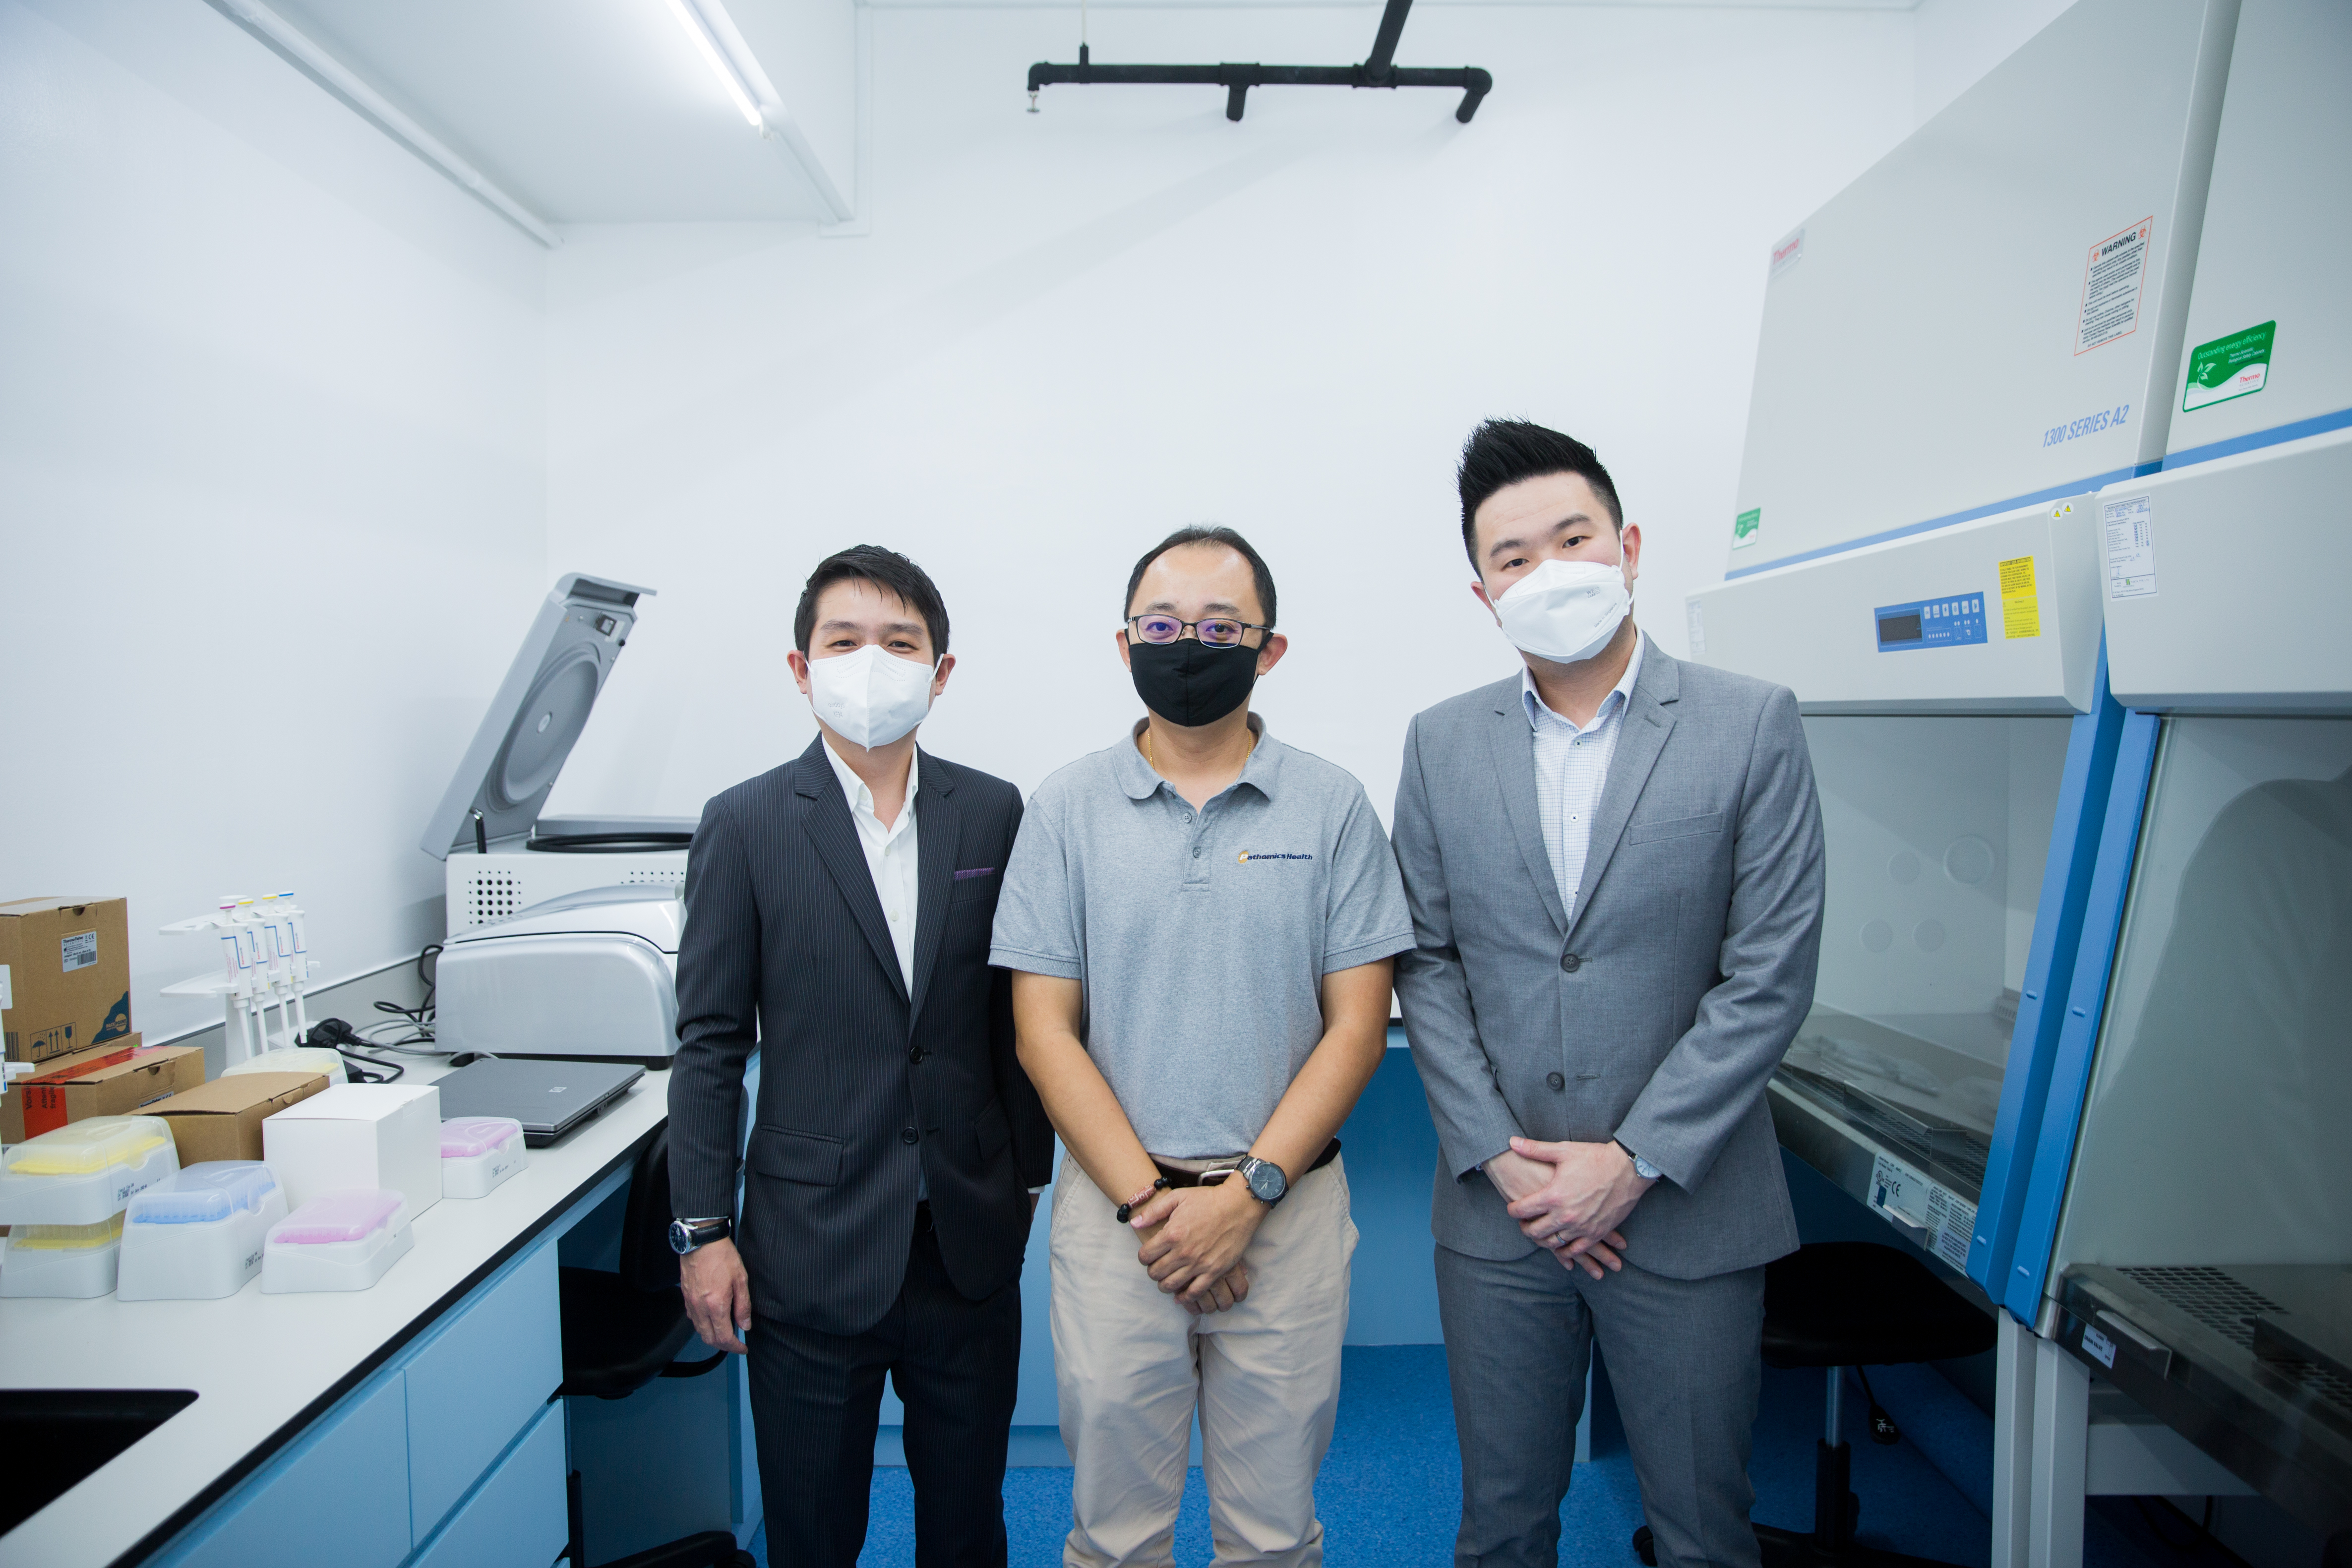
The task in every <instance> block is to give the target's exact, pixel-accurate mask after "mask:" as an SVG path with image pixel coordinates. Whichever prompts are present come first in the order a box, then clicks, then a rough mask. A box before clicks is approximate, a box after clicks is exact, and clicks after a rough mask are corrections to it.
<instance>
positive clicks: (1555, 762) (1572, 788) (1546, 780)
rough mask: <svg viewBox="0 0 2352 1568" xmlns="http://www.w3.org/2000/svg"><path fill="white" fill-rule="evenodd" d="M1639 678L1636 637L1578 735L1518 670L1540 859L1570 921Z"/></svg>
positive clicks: (1529, 677) (1531, 677) (1527, 673)
mask: <svg viewBox="0 0 2352 1568" xmlns="http://www.w3.org/2000/svg"><path fill="white" fill-rule="evenodd" d="M1641 673H1642V639H1641V637H1640V635H1639V634H1636V635H1635V637H1634V638H1633V658H1630V659H1628V660H1626V661H1625V673H1624V675H1623V676H1622V677H1621V678H1620V679H1618V682H1617V684H1616V685H1615V686H1614V687H1612V688H1611V689H1610V692H1609V695H1608V696H1606V697H1604V698H1602V699H1601V709H1600V711H1598V712H1596V713H1594V714H1593V716H1592V722H1591V723H1590V724H1587V725H1585V726H1584V727H1583V728H1582V729H1579V728H1577V726H1576V725H1574V724H1573V723H1570V721H1568V720H1566V719H1563V718H1561V717H1560V716H1559V714H1557V713H1555V712H1553V711H1552V710H1550V709H1549V708H1548V707H1546V706H1545V705H1544V700H1543V699H1542V698H1541V697H1539V696H1538V695H1537V693H1536V678H1535V672H1534V671H1533V670H1530V669H1528V668H1524V667H1522V668H1521V669H1520V671H1519V700H1520V702H1521V703H1522V704H1523V705H1524V706H1525V707H1526V709H1527V714H1528V729H1529V730H1530V731H1533V732H1534V734H1533V743H1534V746H1535V758H1536V819H1537V821H1538V823H1539V824H1541V826H1542V829H1543V841H1544V853H1545V854H1547V855H1549V856H1550V857H1551V872H1552V876H1553V877H1554V878H1555V879H1558V880H1559V904H1560V908H1561V909H1562V910H1565V911H1566V912H1567V915H1568V918H1569V919H1570V921H1574V920H1575V919H1576V900H1577V895H1578V894H1580V892H1582V891H1583V888H1584V860H1585V856H1586V855H1587V853H1588V852H1589V851H1590V850H1591V846H1592V813H1593V810H1594V808H1595V807H1597V806H1599V805H1600V804H1601V788H1602V786H1603V785H1605V784H1607V783H1608V782H1609V761H1610V759H1611V758H1612V757H1614V756H1615V755H1616V754H1617V735H1618V732H1619V731H1621V730H1622V729H1623V727H1624V716H1625V709H1626V706H1627V704H1629V703H1631V702H1632V701H1633V682H1634V679H1636V678H1637V677H1639V676H1640V675H1641Z"/></svg>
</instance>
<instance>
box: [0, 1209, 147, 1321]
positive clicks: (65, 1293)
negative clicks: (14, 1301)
mask: <svg viewBox="0 0 2352 1568" xmlns="http://www.w3.org/2000/svg"><path fill="white" fill-rule="evenodd" d="M121 1252H122V1216H121V1215H119V1214H118V1215H110V1216H109V1217H107V1218H105V1219H102V1220H100V1221H98V1222H97V1223H96V1224H94V1225H20V1226H14V1227H12V1229H11V1232H10V1235H9V1237H8V1251H7V1254H6V1256H5V1258H0V1296H62V1297H66V1298H68V1299H70V1300H89V1298H91V1297H93V1296H103V1295H106V1294H108V1293H109V1292H110V1291H111V1290H112V1289H114V1281H115V1269H116V1266H117V1263H118V1261H119V1259H120V1258H121Z"/></svg>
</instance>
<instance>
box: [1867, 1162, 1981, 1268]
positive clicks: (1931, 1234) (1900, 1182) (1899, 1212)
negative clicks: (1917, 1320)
mask: <svg viewBox="0 0 2352 1568" xmlns="http://www.w3.org/2000/svg"><path fill="white" fill-rule="evenodd" d="M1870 1206H1871V1207H1872V1208H1874V1209H1876V1210H1878V1211H1879V1213H1881V1214H1884V1215H1888V1216H1889V1217H1890V1218H1893V1219H1896V1220H1900V1221H1901V1222H1902V1223H1903V1224H1904V1225H1906V1226H1909V1227H1910V1228H1911V1229H1913V1230H1923V1231H1926V1232H1927V1242H1926V1246H1927V1250H1928V1251H1930V1252H1932V1253H1934V1254H1935V1255H1936V1256H1937V1258H1942V1259H1943V1260H1944V1261H1945V1262H1946V1263H1948V1264H1950V1265H1951V1266H1952V1267H1953V1268H1957V1269H1959V1270H1960V1271H1962V1272H1963V1273H1965V1272H1967V1270H1968V1266H1969V1243H1970V1242H1971V1241H1972V1240H1974V1239H1975V1237H1976V1229H1977V1205H1974V1204H1972V1203H1970V1202H1969V1201H1968V1200H1967V1199H1966V1198H1963V1197H1961V1196H1959V1195H1958V1194H1956V1193H1954V1192H1952V1191H1951V1190H1950V1189H1949V1188H1947V1187H1943V1186H1939V1185H1937V1184H1936V1183H1934V1182H1931V1181H1929V1180H1928V1179H1927V1177H1925V1176H1923V1175H1921V1174H1920V1173H1918V1172H1916V1171H1915V1170H1913V1169H1912V1168H1911V1167H1910V1166H1908V1165H1906V1164H1904V1163H1902V1162H1901V1161H1899V1160H1892V1159H1889V1158H1888V1157H1887V1156H1885V1155H1884V1154H1881V1155H1879V1156H1878V1158H1877V1159H1876V1160H1874V1161H1873V1162H1872V1163H1871V1167H1870Z"/></svg>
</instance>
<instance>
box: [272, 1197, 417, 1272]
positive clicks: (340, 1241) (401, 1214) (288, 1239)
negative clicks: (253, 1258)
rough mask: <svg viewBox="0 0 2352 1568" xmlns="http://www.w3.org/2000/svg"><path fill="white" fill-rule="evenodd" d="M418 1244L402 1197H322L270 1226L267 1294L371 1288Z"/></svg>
mask: <svg viewBox="0 0 2352 1568" xmlns="http://www.w3.org/2000/svg"><path fill="white" fill-rule="evenodd" d="M415 1244H416V1242H415V1234H414V1233H413V1232H412V1231H411V1230H410V1228H409V1224H408V1205H407V1203H406V1201H405V1200H404V1199H403V1198H402V1197H401V1195H400V1194H398V1193H395V1192H388V1191H384V1190H382V1189H374V1188H365V1187H353V1188H348V1189H345V1190H344V1191H341V1192H332V1193H322V1194H320V1195H319V1196H317V1197H315V1198H312V1199H311V1200H310V1202H309V1203H306V1204H304V1205H302V1206H301V1207H300V1208H298V1209H296V1210H295V1211H294V1212H293V1213H292V1214H289V1215H287V1216H286V1217H285V1218H284V1219H282V1220H279V1221H278V1223H277V1224H276V1225H274V1226H270V1227H269V1237H268V1241H267V1242H266V1243H265V1244H264V1246H263V1247H262V1259H261V1289H262V1292H263V1294H265V1295H273V1296H274V1295H279V1294H283V1293H288V1292H293V1291H305V1290H365V1289H369V1288H370V1287H372V1286H373V1285H374V1284H375V1282H376V1281H377V1280H379V1279H383V1277H384V1274H385V1272H386V1271H387V1270H389V1269H390V1268H392V1266H393V1265H394V1264H395V1263H397V1262H399V1261H400V1260H401V1259H402V1258H405V1257H406V1256H407V1255H408V1250H409V1248H410V1247H414V1246H415Z"/></svg>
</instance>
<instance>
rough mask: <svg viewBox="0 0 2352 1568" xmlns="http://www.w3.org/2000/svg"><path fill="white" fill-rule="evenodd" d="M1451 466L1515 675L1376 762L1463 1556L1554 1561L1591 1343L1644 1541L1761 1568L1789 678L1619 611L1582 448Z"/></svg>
mask: <svg viewBox="0 0 2352 1568" xmlns="http://www.w3.org/2000/svg"><path fill="white" fill-rule="evenodd" d="M1459 483H1460V489H1461V493H1462V531H1463V542H1464V543H1465V545H1466V546H1467V547H1468V549H1469V551H1470V557H1471V563H1472V564H1473V566H1474V567H1475V569H1476V571H1477V574H1478V581H1477V583H1476V584H1475V585H1474V587H1473V589H1472V591H1473V592H1474V593H1475V595H1477V597H1478V599H1479V601H1480V602H1481V603H1482V604H1485V605H1486V606H1487V607H1488V608H1489V609H1490V610H1491V611H1492V612H1493V613H1494V616H1495V618H1496V622H1497V623H1498V624H1499V625H1500V626H1502V627H1503V629H1504V633H1505V635H1506V636H1507V637H1509V639H1510V640H1511V642H1512V643H1513V645H1514V646H1516V647H1517V648H1518V649H1519V650H1520V652H1521V654H1522V655H1523V656H1524V658H1525V665H1526V668H1525V669H1524V670H1523V671H1522V672H1521V673H1520V674H1519V675H1517V676H1515V677H1513V678H1512V679H1507V680H1502V681H1498V682H1496V684H1494V685H1492V686H1487V687H1482V688H1480V689H1477V690H1475V691H1470V692H1465V693H1464V694H1463V695H1462V696H1459V697H1456V698H1454V699H1453V700H1450V701H1446V702H1442V703H1439V704H1438V705H1437V706H1436V707H1434V708H1432V709H1430V710H1428V711H1426V712H1424V713H1423V714H1421V715H1420V716H1418V717H1417V718H1415V719H1414V721H1413V722H1412V731H1411V732H1410V733H1409V734H1408V736H1407V737H1406V740H1405V749H1404V771H1403V776H1402V781H1401V782H1400V783H1399V784H1398V786H1397V803H1396V832H1395V847H1396V855H1397V860H1398V863H1399V865H1400V866H1401V867H1402V870H1403V873H1404V886H1405V894H1406V897H1407V900H1409V902H1410V903H1411V906H1412V917H1413V928H1414V936H1415V939H1416V942H1417V946H1416V948H1415V950H1414V951H1412V952H1406V953H1403V954H1401V955H1400V956H1399V957H1398V960H1397V979H1396V987H1397V994H1398V996H1399V998H1400V999H1401V1000H1402V1004H1403V1008H1404V1020H1405V1030H1406V1033H1407V1035H1408V1036H1409V1037H1411V1040H1412V1054H1413V1060H1414V1062H1415V1064H1416V1065H1417V1066H1418V1067H1419V1068H1420V1069H1421V1076H1422V1081H1423V1085H1424V1086H1425V1087H1426V1089H1427V1090H1428V1094H1429V1107H1430V1112H1431V1115H1432V1116H1433V1119H1434V1120H1435V1121H1436V1123H1437V1132H1438V1140H1439V1144H1440V1158H1439V1165H1438V1171H1437V1182H1436V1194H1435V1197H1434V1200H1433V1203H1432V1205H1431V1224H1432V1227H1433V1229H1434V1231H1435V1232H1436V1237H1437V1289H1438V1306H1439V1310H1440V1313H1441V1315H1442V1318H1443V1321H1444V1329H1445V1348H1446V1361H1447V1364H1448V1367H1449V1369H1450V1372H1451V1375H1452V1379H1453V1384H1454V1423H1455V1428H1456V1431H1457V1433H1458V1435H1459V1436H1460V1440H1461V1444H1462V1499H1463V1500H1462V1528H1461V1531H1460V1533H1459V1535H1458V1536H1457V1537H1456V1538H1455V1542H1454V1562H1455V1563H1457V1564H1460V1565H1462V1568H1471V1565H1474V1564H1483V1565H1495V1564H1513V1565H1519V1564H1527V1565H1533V1568H1549V1565H1550V1564H1552V1563H1556V1562H1557V1561H1558V1558H1559V1504H1560V1500H1561V1498H1562V1497H1563V1496H1564V1495H1565V1494H1566V1492H1567V1489H1568V1481H1569V1468H1570V1460H1571V1456H1572V1452H1573V1441H1574V1431H1575V1426H1576V1421H1577V1416H1578V1414H1579V1411H1580V1404H1581V1401H1582V1398H1583V1384H1584V1374H1585V1368H1586V1365H1587V1363H1588V1362H1589V1360H1590V1358H1591V1345H1592V1342H1593V1341H1594V1339H1595V1338H1596V1337H1597V1338H1598V1339H1599V1341H1600V1342H1601V1344H1602V1345H1603V1346H1604V1347H1605V1348H1606V1351H1607V1354H1608V1358H1609V1373H1610V1382H1611V1384H1612V1387H1613V1388H1614V1390H1615V1392H1616V1394H1617V1400H1618V1405H1619V1408H1620V1411H1621V1413H1622V1416H1623V1418H1624V1425H1625V1435H1626V1438H1627V1441H1628V1443H1629V1444H1630V1446H1631V1447H1632V1449H1633V1468H1634V1473H1635V1475H1636V1476H1637V1477H1638V1479H1640V1482H1641V1487H1642V1501H1643V1509H1644V1510H1645V1511H1646V1513H1647V1514H1648V1517H1649V1522H1650V1525H1651V1528H1652V1531H1653V1532H1654V1538H1655V1541H1656V1543H1657V1552H1658V1560H1659V1562H1660V1563H1664V1564H1671V1565H1673V1568H1696V1565H1697V1564H1703V1563H1705V1564H1723V1565H1726V1568H1755V1564H1756V1563H1757V1562H1758V1552H1757V1545H1756V1537H1755V1535H1754V1534H1753V1533H1752V1531H1751V1530H1750V1528H1749V1525H1748V1509H1749V1507H1750V1505H1751V1504H1752V1503H1753V1502H1754V1500H1755V1499H1754V1493H1753V1491H1752V1490H1751V1489H1750V1488H1749V1486H1748V1447H1749V1442H1750V1429H1751V1427H1752V1426H1754V1424H1755V1419H1756V1399H1757V1391H1758V1386H1759V1381H1760V1377H1761V1373H1760V1371H1759V1367H1760V1362H1759V1339H1760V1334H1761V1329H1762V1323H1763V1311H1764V1265H1765V1264H1767V1263H1769V1262H1770V1261H1771V1260H1772V1259H1773V1258H1778V1257H1780V1256H1781V1255H1782V1254H1784V1253H1787V1252H1789V1251H1791V1250H1792V1249H1794V1247H1796V1245H1797V1233H1796V1222H1795V1218H1794V1216H1793V1215H1792V1214H1791V1213H1790V1206H1789V1194H1788V1188H1787V1185H1786V1184H1785V1183H1784V1181H1783V1179H1782V1177H1781V1173H1780V1152H1779V1149H1778V1147H1777V1145H1776V1142H1775V1141H1774V1138H1773V1134H1772V1121H1771V1117H1770V1114H1769V1111H1768V1110H1766V1107H1765V1104H1764V1086H1765V1082H1766V1080H1767V1079H1769V1077H1770V1076H1771V1072H1772V1068H1773V1067H1774V1066H1775V1065H1776V1064H1777V1063H1778V1062H1779V1061H1780V1056H1781V1053H1782V1052H1783V1051H1785V1050H1786V1049H1787V1048H1788V1046H1789V1042H1790V1039H1791V1038H1792V1037H1794V1036H1795V1034H1796V1031H1797V1026H1798V1025H1799V1024H1800V1023H1801V1021H1802V1020H1803V1018H1804V1016H1805V1014H1806V1010H1807V1009H1808V1007H1810V1005H1811V1001H1812V993H1813V973H1814V967H1815V963H1816V961H1817V958H1818V956H1819V952H1820V944H1821V914H1822V828H1821V810H1820V806H1819V804H1818V802H1817V801H1816V799H1815V797H1814V794H1813V775H1812V765H1811V760H1810V758H1809V757H1808V755H1807V753H1806V750H1805V737H1804V731H1803V729H1802V727H1801V725H1800V723H1799V721H1798V716H1797V704H1796V700H1795V698H1794V697H1792V696H1791V695H1790V693H1789V691H1788V690H1787V689H1784V688H1780V687H1776V686H1769V685H1767V684H1765V683H1763V682H1761V681H1758V680H1751V679H1745V678H1743V677H1740V676H1737V675H1731V674H1727V673H1725V672H1724V671H1721V670H1717V669H1713V668H1708V667H1706V666H1705V665H1697V664H1684V663H1681V662H1679V661H1677V660H1675V659H1674V658H1669V657H1667V656H1666V655H1665V654H1664V653H1662V652H1660V651H1659V649H1658V647H1657V646H1656V645H1655V644H1654V643H1652V642H1650V641H1648V640H1647V639H1646V638H1644V637H1642V635H1641V634H1640V633H1639V632H1638V631H1637V630H1636V629H1635V627H1634V625H1633V617H1632V615H1631V605H1632V599H1631V595H1632V589H1633V582H1634V579H1635V578H1636V576H1637V575H1638V574H1639V570H1640V563H1641V549H1642V541H1641V531H1640V529H1639V528H1637V527H1634V526H1632V525H1628V524H1626V523H1625V522H1624V521H1623V513H1622V510H1621V509H1620V507H1619V505H1618V500H1617V492H1616V488H1615V487H1614V486H1613V485H1612V483H1611V482H1610V479H1609V475H1608V471H1607V470H1606V469H1605V468H1602V467H1601V463H1600V461H1599V459H1597V458H1595V457H1594V456H1593V454H1592V451H1591V448H1590V447H1586V446H1585V445H1583V443H1581V442H1579V441H1576V440H1573V439H1571V438H1570V437H1566V436H1563V435H1560V434H1559V433H1558V432H1556V431H1551V430H1547V429H1544V428H1543V427H1542V426H1536V425H1529V424H1524V423H1520V422H1516V421H1512V422H1502V421H1490V422H1488V423H1487V424H1486V425H1483V426H1479V428H1478V429H1477V430H1476V431H1475V432H1474V433H1473V434H1472V436H1471V437H1470V440H1469V442H1468V444H1467V445H1466V446H1465V447H1464V449H1463V458H1462V468H1461V472H1460V475H1459ZM1604 1550H1606V1551H1611V1552H1617V1551H1622V1550H1623V1546H1622V1543H1621V1542H1612V1543H1609V1544H1608V1546H1606V1547H1605V1548H1604Z"/></svg>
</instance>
